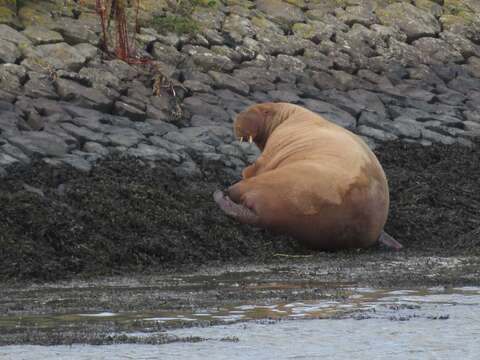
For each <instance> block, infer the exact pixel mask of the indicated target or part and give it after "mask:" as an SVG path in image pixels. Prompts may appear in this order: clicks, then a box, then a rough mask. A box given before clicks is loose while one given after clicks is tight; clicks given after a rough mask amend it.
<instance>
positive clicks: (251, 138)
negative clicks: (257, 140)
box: [248, 135, 253, 144]
mask: <svg viewBox="0 0 480 360" xmlns="http://www.w3.org/2000/svg"><path fill="white" fill-rule="evenodd" d="M248 142H249V143H250V144H251V143H252V142H253V137H252V135H250V136H249V137H248Z"/></svg>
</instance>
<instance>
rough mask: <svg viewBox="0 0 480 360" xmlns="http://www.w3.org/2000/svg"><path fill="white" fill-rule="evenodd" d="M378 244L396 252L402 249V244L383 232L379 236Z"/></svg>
mask: <svg viewBox="0 0 480 360" xmlns="http://www.w3.org/2000/svg"><path fill="white" fill-rule="evenodd" d="M378 242H379V243H380V244H383V245H385V246H387V247H389V248H392V249H394V250H396V251H399V250H401V249H402V248H403V245H402V244H400V243H399V242H398V241H397V240H395V239H394V238H393V237H391V236H390V235H388V234H387V233H386V232H385V231H382V233H381V234H380V236H379V238H378Z"/></svg>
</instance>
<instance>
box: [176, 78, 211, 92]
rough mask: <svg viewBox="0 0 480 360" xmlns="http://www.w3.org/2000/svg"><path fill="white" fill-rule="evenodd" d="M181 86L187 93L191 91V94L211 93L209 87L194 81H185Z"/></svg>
mask: <svg viewBox="0 0 480 360" xmlns="http://www.w3.org/2000/svg"><path fill="white" fill-rule="evenodd" d="M183 86H184V87H185V88H186V89H188V90H189V91H191V92H192V93H195V92H205V93H208V92H211V91H212V87H211V86H209V85H206V84H204V83H202V82H200V81H196V80H186V81H184V82H183Z"/></svg>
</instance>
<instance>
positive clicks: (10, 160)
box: [0, 152, 20, 169]
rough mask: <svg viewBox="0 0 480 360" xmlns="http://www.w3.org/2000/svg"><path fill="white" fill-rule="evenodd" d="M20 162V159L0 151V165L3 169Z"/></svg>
mask: <svg viewBox="0 0 480 360" xmlns="http://www.w3.org/2000/svg"><path fill="white" fill-rule="evenodd" d="M17 163H20V160H18V159H16V158H14V157H13V156H10V155H8V154H5V153H3V152H0V167H1V168H3V169H5V168H8V167H10V166H12V165H14V164H17Z"/></svg>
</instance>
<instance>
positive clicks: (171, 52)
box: [152, 42, 183, 65]
mask: <svg viewBox="0 0 480 360" xmlns="http://www.w3.org/2000/svg"><path fill="white" fill-rule="evenodd" d="M152 55H153V57H154V58H155V59H157V60H160V61H162V62H164V63H166V64H171V65H177V64H179V63H180V62H181V61H182V59H183V55H182V53H180V52H179V51H178V50H177V49H176V48H175V47H173V46H169V45H165V44H162V43H160V42H156V43H154V44H153V48H152Z"/></svg>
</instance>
